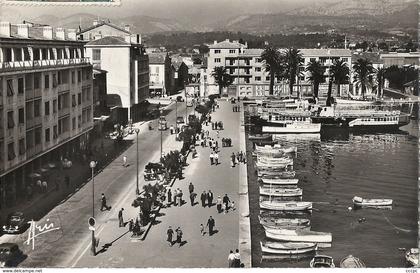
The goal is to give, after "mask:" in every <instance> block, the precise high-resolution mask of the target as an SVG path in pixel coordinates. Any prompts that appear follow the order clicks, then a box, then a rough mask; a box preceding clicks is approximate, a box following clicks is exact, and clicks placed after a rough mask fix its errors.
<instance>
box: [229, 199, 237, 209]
mask: <svg viewBox="0 0 420 273" xmlns="http://www.w3.org/2000/svg"><path fill="white" fill-rule="evenodd" d="M230 209H231V210H232V211H234V210H235V209H236V207H235V201H232V202H231V203H230Z"/></svg>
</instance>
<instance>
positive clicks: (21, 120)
mask: <svg viewBox="0 0 420 273" xmlns="http://www.w3.org/2000/svg"><path fill="white" fill-rule="evenodd" d="M24 123H25V110H24V109H23V108H19V124H24Z"/></svg>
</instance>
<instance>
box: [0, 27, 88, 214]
mask: <svg viewBox="0 0 420 273" xmlns="http://www.w3.org/2000/svg"><path fill="white" fill-rule="evenodd" d="M83 45H84V43H83V42H81V41H77V39H76V31H75V30H69V31H66V30H64V29H62V28H57V29H55V31H54V30H53V28H52V27H49V26H47V27H30V25H27V24H18V25H11V24H10V23H8V22H0V208H6V207H8V206H12V205H14V204H16V202H17V201H19V199H21V198H27V197H28V196H30V195H31V194H32V192H33V191H34V188H35V181H34V178H37V177H41V175H40V173H42V170H44V171H45V170H48V166H49V167H54V166H55V165H56V164H58V163H57V162H59V160H60V159H62V158H63V157H65V158H68V157H70V158H71V155H72V154H74V153H77V152H78V151H82V150H85V149H86V148H87V144H88V141H89V133H90V130H91V129H92V127H93V91H92V85H93V84H92V65H91V64H90V63H89V60H88V59H87V58H86V57H85V56H84V49H83ZM40 170H41V171H40Z"/></svg>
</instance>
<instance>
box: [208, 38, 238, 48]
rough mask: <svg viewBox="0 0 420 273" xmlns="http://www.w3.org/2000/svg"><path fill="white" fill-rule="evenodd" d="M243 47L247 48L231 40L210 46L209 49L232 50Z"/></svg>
mask: <svg viewBox="0 0 420 273" xmlns="http://www.w3.org/2000/svg"><path fill="white" fill-rule="evenodd" d="M241 47H246V46H245V45H243V44H241V43H239V42H237V41H233V42H231V41H229V39H226V40H224V41H222V42H219V43H217V42H216V43H214V44H212V45H209V48H227V49H229V48H232V49H233V48H241Z"/></svg>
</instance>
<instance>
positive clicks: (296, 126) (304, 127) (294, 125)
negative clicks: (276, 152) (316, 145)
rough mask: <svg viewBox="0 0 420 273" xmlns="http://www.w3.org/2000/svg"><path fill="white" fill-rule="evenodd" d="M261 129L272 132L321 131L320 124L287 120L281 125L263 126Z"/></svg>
mask: <svg viewBox="0 0 420 273" xmlns="http://www.w3.org/2000/svg"><path fill="white" fill-rule="evenodd" d="M262 131H263V132H264V133H273V134H315V133H320V132H321V124H320V123H298V122H290V123H289V122H287V123H284V124H283V126H263V127H262Z"/></svg>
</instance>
